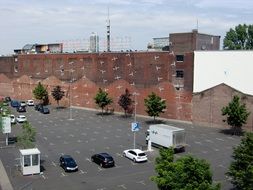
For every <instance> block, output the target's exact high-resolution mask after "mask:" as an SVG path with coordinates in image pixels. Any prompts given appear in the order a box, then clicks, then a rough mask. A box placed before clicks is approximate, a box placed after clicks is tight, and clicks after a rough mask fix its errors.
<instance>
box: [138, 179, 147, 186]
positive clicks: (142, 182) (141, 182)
mask: <svg viewBox="0 0 253 190" xmlns="http://www.w3.org/2000/svg"><path fill="white" fill-rule="evenodd" d="M136 183H140V184H142V185H146V183H145V182H144V180H142V181H137V182H136Z"/></svg>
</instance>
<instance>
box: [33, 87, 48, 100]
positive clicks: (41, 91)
mask: <svg viewBox="0 0 253 190" xmlns="http://www.w3.org/2000/svg"><path fill="white" fill-rule="evenodd" d="M33 95H34V97H35V98H36V99H37V100H40V101H42V103H43V104H45V103H47V101H48V92H47V89H46V88H45V87H44V86H43V85H42V84H41V83H40V82H39V84H38V85H37V86H36V87H35V89H34V90H33Z"/></svg>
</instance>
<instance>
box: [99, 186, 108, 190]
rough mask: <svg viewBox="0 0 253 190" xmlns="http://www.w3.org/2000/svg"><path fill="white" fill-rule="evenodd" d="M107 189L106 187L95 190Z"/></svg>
mask: <svg viewBox="0 0 253 190" xmlns="http://www.w3.org/2000/svg"><path fill="white" fill-rule="evenodd" d="M106 189H107V188H106V187H101V188H98V189H97V190H106Z"/></svg>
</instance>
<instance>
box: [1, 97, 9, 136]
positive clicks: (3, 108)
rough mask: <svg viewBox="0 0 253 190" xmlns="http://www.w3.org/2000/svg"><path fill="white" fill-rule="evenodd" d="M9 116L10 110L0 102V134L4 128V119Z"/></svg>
mask: <svg viewBox="0 0 253 190" xmlns="http://www.w3.org/2000/svg"><path fill="white" fill-rule="evenodd" d="M9 114H11V111H10V108H9V107H8V106H6V105H4V102H3V101H0V132H1V131H2V128H3V123H2V117H4V116H7V115H9Z"/></svg>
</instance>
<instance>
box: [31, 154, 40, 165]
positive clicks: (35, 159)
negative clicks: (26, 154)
mask: <svg viewBox="0 0 253 190" xmlns="http://www.w3.org/2000/svg"><path fill="white" fill-rule="evenodd" d="M32 165H33V166H37V165H39V155H38V154H34V155H32Z"/></svg>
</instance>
